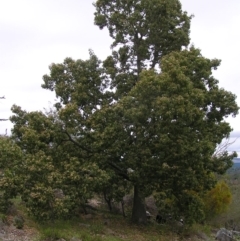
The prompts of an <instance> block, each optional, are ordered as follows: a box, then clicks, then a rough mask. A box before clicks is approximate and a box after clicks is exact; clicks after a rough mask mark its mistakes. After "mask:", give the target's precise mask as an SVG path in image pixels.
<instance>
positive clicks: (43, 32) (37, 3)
mask: <svg viewBox="0 0 240 241" xmlns="http://www.w3.org/2000/svg"><path fill="white" fill-rule="evenodd" d="M181 2H182V7H183V10H185V11H187V12H188V13H189V14H194V16H195V17H194V18H193V20H192V24H191V43H193V44H194V45H195V46H196V47H198V48H200V49H201V50H202V53H203V55H204V56H205V57H208V58H219V59H221V60H222V64H221V66H220V67H219V69H218V70H217V71H215V73H214V76H215V77H216V78H217V79H218V80H219V85H220V86H221V87H223V88H225V89H227V90H229V91H232V92H233V93H235V94H236V95H237V96H238V99H237V102H238V104H239V105H240V82H239V80H240V47H239V43H240V29H239V26H240V14H239V13H240V1H239V0H228V1H226V0H182V1H181ZM93 13H94V7H93V6H92V1H88V0H0V96H5V97H6V99H5V100H0V118H8V117H9V116H10V115H11V111H10V108H11V106H12V105H13V104H17V105H19V106H21V107H22V108H23V109H25V110H28V111H34V110H43V108H44V107H45V108H48V107H50V106H51V105H52V104H53V103H54V94H53V93H51V92H49V91H47V90H43V89H42V88H41V84H42V83H43V81H42V76H43V75H44V74H48V73H49V70H48V66H49V65H50V64H51V63H61V62H62V61H63V60H64V59H65V58H66V57H72V58H74V59H86V58H88V50H89V49H92V50H93V51H94V52H95V53H96V55H97V56H98V57H99V58H101V59H104V58H105V57H106V56H107V55H109V54H110V49H109V46H110V44H111V42H112V40H111V38H110V37H109V35H108V32H107V30H102V31H100V30H99V29H98V27H97V26H95V25H94V24H93V18H94V16H93ZM228 120H229V122H230V123H231V126H232V127H233V129H234V131H233V132H232V134H231V137H232V138H231V140H235V139H236V138H238V137H240V124H239V123H240V116H238V117H237V118H234V119H233V118H229V119H228ZM5 129H8V133H9V132H10V129H11V124H10V123H9V122H0V133H1V134H3V133H5ZM229 150H236V151H237V152H238V153H239V154H240V138H239V139H237V140H236V141H235V143H234V144H232V145H231V146H230V147H229Z"/></svg>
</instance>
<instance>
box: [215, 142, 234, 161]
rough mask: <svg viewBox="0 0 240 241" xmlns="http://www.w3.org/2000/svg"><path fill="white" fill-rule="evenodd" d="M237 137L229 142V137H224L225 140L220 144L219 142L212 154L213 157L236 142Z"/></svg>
mask: <svg viewBox="0 0 240 241" xmlns="http://www.w3.org/2000/svg"><path fill="white" fill-rule="evenodd" d="M237 139H238V138H236V139H235V140H233V141H231V142H230V139H229V138H228V139H226V141H224V142H222V143H221V144H219V145H218V146H217V148H216V150H215V152H214V154H213V157H218V156H221V155H222V153H224V152H226V151H227V149H228V147H229V146H231V145H232V144H233V143H235V142H236V140H237Z"/></svg>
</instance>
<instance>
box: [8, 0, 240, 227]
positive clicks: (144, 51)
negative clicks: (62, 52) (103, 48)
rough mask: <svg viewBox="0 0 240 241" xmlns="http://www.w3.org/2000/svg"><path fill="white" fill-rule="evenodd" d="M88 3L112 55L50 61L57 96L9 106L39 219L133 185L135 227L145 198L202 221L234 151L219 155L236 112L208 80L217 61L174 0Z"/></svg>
mask: <svg viewBox="0 0 240 241" xmlns="http://www.w3.org/2000/svg"><path fill="white" fill-rule="evenodd" d="M95 7H96V12H95V24H96V25H98V26H99V27H100V29H102V28H104V27H107V28H108V30H109V33H110V36H111V37H112V38H113V40H114V42H113V44H112V50H113V52H112V55H111V56H108V57H107V58H106V59H105V60H104V61H100V60H99V59H98V58H97V56H96V55H95V54H94V52H93V51H90V57H89V59H88V60H76V61H75V60H73V59H71V58H66V59H65V60H64V62H63V63H60V64H52V65H51V66H50V73H49V74H48V75H44V76H43V81H44V84H43V85H42V87H43V88H44V89H48V90H50V91H54V92H55V94H56V97H57V98H58V102H57V103H56V104H55V106H54V107H53V109H52V110H51V111H49V112H48V113H42V112H29V113H28V112H26V111H23V110H22V109H21V107H18V106H13V107H12V111H13V114H14V115H13V116H12V117H11V121H12V122H13V124H14V127H13V130H12V135H13V136H12V138H13V139H14V140H15V143H16V144H17V145H18V146H19V147H20V148H21V150H22V153H23V155H24V158H23V159H22V160H23V164H22V167H23V168H22V169H21V171H20V172H19V177H21V176H22V178H20V181H19V183H21V185H22V187H24V188H25V189H20V190H22V192H23V194H22V198H23V199H24V200H25V202H26V204H27V206H28V207H29V210H30V211H31V212H32V213H34V214H35V215H36V216H39V217H41V218H54V217H59V216H62V215H70V214H71V211H73V210H76V209H77V208H78V207H79V206H82V207H83V208H84V205H85V203H86V201H87V200H88V199H89V198H91V197H92V196H93V194H94V193H103V194H104V196H105V199H106V201H109V200H111V199H112V198H114V199H116V200H118V201H119V200H121V199H122V197H123V196H124V195H125V194H126V193H128V192H129V191H130V190H131V189H134V201H133V209H132V220H133V221H134V222H136V223H144V222H146V210H145V204H144V200H145V197H147V196H149V195H155V198H156V201H157V204H158V205H159V209H163V207H167V208H168V210H169V212H171V213H172V214H173V215H175V216H176V217H177V216H180V215H181V216H185V219H186V221H188V222H194V221H199V219H200V218H201V217H203V216H204V213H203V212H204V209H203V208H202V205H203V202H202V199H201V198H202V196H204V194H205V193H206V191H208V190H209V189H211V188H212V187H213V186H214V185H215V183H216V179H215V175H214V174H215V173H219V174H222V173H224V172H225V171H226V170H227V169H228V168H229V167H230V166H231V165H232V158H233V156H235V153H233V154H228V153H227V152H224V153H222V155H220V156H214V151H215V149H216V147H217V145H218V144H220V143H221V142H222V140H223V139H224V138H227V137H229V134H230V132H231V130H232V129H231V127H230V125H229V123H228V122H227V121H226V118H227V117H228V116H230V115H232V116H235V115H236V114H238V110H239V107H238V106H237V104H236V96H235V95H234V94H232V93H231V92H228V91H226V90H224V89H222V88H219V86H218V80H216V79H215V78H214V77H213V70H215V69H217V67H218V66H219V65H220V60H217V59H212V60H211V59H207V58H205V57H204V56H202V54H201V51H200V50H199V49H197V48H195V47H193V46H192V47H189V46H188V44H189V29H190V20H191V16H188V15H187V13H186V12H183V11H182V9H181V3H180V2H179V1H178V0H171V1H165V0H121V1H120V0H114V1H109V0H98V1H96V3H95ZM24 173H25V174H26V173H27V175H24ZM13 179H14V177H13ZM56 190H57V191H61V192H63V195H62V197H61V198H59V197H57V196H56ZM39 197H41V198H39ZM108 204H109V208H110V209H111V206H110V201H109V203H108ZM73 212H74V211H73Z"/></svg>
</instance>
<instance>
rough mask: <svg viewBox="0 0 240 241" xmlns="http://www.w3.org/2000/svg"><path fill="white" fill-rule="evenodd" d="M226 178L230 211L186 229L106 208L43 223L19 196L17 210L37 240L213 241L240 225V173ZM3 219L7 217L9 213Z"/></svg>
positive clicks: (16, 202) (35, 240)
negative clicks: (138, 220) (141, 223)
mask: <svg viewBox="0 0 240 241" xmlns="http://www.w3.org/2000/svg"><path fill="white" fill-rule="evenodd" d="M225 178H226V180H227V183H228V184H229V187H230V189H231V192H232V195H233V201H232V203H231V205H230V207H229V209H228V211H227V212H225V213H223V214H221V215H219V216H217V217H216V218H213V219H212V220H211V221H208V222H206V223H205V224H204V225H200V224H195V225H193V226H192V227H191V228H189V227H184V228H183V229H179V227H175V226H174V225H160V224H157V223H156V222H155V221H154V220H152V221H150V222H149V223H148V224H147V225H146V226H137V225H134V224H132V223H131V221H130V219H128V218H123V217H122V215H120V214H119V215H117V214H111V213H109V212H107V211H106V210H105V211H104V210H99V211H95V212H94V213H93V214H92V217H90V218H89V217H86V216H84V215H79V216H78V217H74V218H72V219H71V220H58V221H55V222H54V223H53V222H45V223H41V224H39V223H37V222H35V220H34V219H33V218H31V217H29V216H28V215H27V212H26V208H25V207H24V204H23V203H22V202H21V200H20V199H19V198H17V199H16V200H13V202H14V203H15V206H16V209H17V213H18V214H21V215H22V216H23V217H24V219H25V224H24V228H25V226H26V227H27V228H30V229H34V230H36V232H37V233H38V234H39V235H38V236H37V237H36V239H34V241H55V240H57V239H61V238H63V239H65V240H66V241H70V240H71V238H73V237H75V238H78V239H80V240H82V241H123V240H124V241H133V240H138V241H177V240H191V241H199V240H204V239H206V237H208V240H209V241H211V240H214V232H215V231H216V229H217V228H220V227H224V226H225V225H226V224H227V223H228V224H233V225H236V224H240V205H239V196H240V174H239V176H237V177H236V175H234V176H229V177H225ZM13 216H14V215H13ZM0 218H1V219H2V220H6V219H7V218H6V216H5V215H2V216H0ZM239 228H240V226H239ZM209 237H210V238H209Z"/></svg>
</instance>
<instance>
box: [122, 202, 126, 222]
mask: <svg viewBox="0 0 240 241" xmlns="http://www.w3.org/2000/svg"><path fill="white" fill-rule="evenodd" d="M124 204H125V203H124V200H122V201H121V205H122V215H123V217H124V218H125V217H126V214H125V208H124Z"/></svg>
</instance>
